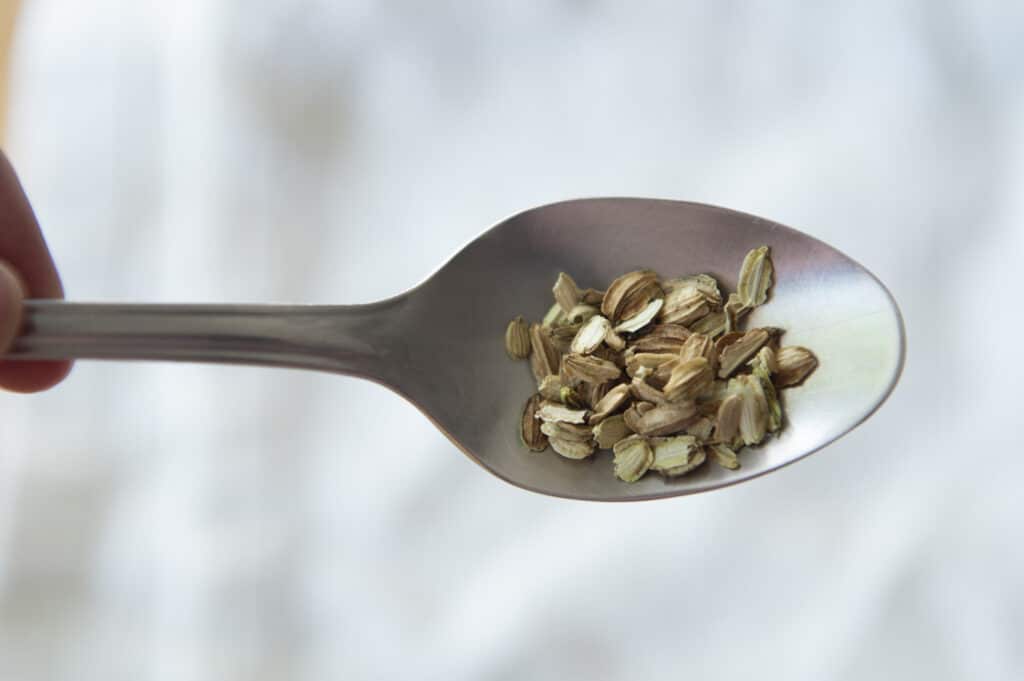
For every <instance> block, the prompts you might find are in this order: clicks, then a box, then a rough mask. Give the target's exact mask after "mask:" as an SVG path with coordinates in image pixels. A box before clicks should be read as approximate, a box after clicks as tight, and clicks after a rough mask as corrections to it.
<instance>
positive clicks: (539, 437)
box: [519, 395, 548, 452]
mask: <svg viewBox="0 0 1024 681" xmlns="http://www.w3.org/2000/svg"><path fill="white" fill-rule="evenodd" d="M540 403H541V398H540V395H534V396H533V397H531V398H530V399H528V400H526V406H525V407H523V418H522V424H521V425H520V431H519V433H520V436H521V437H522V438H523V444H524V445H526V448H527V449H529V450H530V451H532V452H543V451H544V450H545V449H547V448H548V438H547V436H546V435H544V433H542V432H541V430H540V425H541V424H540V422H539V421H538V420H537V409H538V408H539V407H540Z"/></svg>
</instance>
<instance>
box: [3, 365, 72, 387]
mask: <svg viewBox="0 0 1024 681" xmlns="http://www.w3.org/2000/svg"><path fill="white" fill-rule="evenodd" d="M71 366H72V363H71V362H69V361H36V360H33V361H29V362H22V361H17V362H15V361H11V360H6V361H0V388H3V389H4V390H8V391H10V392H15V393H37V392H41V391H43V390H48V389H50V388H52V387H53V386H55V385H57V384H58V383H60V382H61V381H63V380H64V379H65V378H66V377H67V375H68V374H69V373H71Z"/></svg>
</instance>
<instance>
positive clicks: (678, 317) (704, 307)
mask: <svg viewBox="0 0 1024 681" xmlns="http://www.w3.org/2000/svg"><path fill="white" fill-rule="evenodd" d="M709 312H711V306H710V305H708V301H707V300H706V299H705V298H704V296H703V295H702V294H701V293H700V292H699V291H697V290H696V289H688V288H679V289H676V290H674V291H671V292H669V293H668V294H666V295H665V305H664V306H663V307H662V308H661V315H660V316H659V319H661V321H662V322H663V323H666V324H682V325H687V324H692V323H693V322H695V321H697V320H698V319H700V318H701V317H704V316H706V315H707V314H708V313H709Z"/></svg>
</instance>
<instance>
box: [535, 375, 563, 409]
mask: <svg viewBox="0 0 1024 681" xmlns="http://www.w3.org/2000/svg"><path fill="white" fill-rule="evenodd" d="M537 392H538V393H540V395H541V397H543V398H544V399H546V400H551V401H552V402H556V401H557V402H560V401H561V400H562V379H560V378H559V377H558V376H555V375H554V374H552V375H550V376H545V377H544V378H543V379H542V380H541V382H540V384H539V385H538V386H537Z"/></svg>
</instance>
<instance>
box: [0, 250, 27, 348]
mask: <svg viewBox="0 0 1024 681" xmlns="http://www.w3.org/2000/svg"><path fill="white" fill-rule="evenodd" d="M24 299H25V288H24V286H23V285H22V283H21V278H20V277H19V276H18V275H17V273H15V271H14V270H13V269H12V268H11V266H10V265H8V264H7V263H6V262H4V261H3V260H0V353H4V352H7V350H8V349H9V348H10V347H11V343H13V342H14V339H15V337H16V336H17V335H18V331H19V330H20V329H21V303H22V301H23V300H24Z"/></svg>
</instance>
